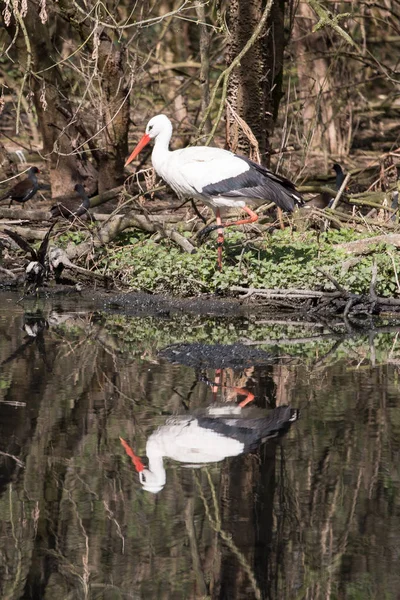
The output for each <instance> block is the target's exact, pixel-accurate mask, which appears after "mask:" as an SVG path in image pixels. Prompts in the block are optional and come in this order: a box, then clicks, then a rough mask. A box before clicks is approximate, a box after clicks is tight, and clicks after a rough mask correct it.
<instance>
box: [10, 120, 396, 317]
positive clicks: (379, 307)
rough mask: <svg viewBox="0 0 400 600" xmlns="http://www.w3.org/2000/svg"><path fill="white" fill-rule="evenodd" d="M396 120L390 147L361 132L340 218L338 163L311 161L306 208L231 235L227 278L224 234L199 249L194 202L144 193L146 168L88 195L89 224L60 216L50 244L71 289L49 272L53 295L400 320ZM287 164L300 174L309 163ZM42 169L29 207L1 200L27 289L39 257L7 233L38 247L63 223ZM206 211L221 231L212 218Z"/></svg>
mask: <svg viewBox="0 0 400 600" xmlns="http://www.w3.org/2000/svg"><path fill="white" fill-rule="evenodd" d="M369 123H372V121H370V122H369ZM390 123H391V124H392V125H391V126H389V125H388V126H387V127H386V130H387V131H389V132H392V134H393V135H392V134H391V135H389V136H388V135H386V136H385V138H384V141H385V143H386V146H384V145H383V141H382V140H380V139H379V136H378V134H377V131H373V130H372V131H371V129H365V128H364V129H363V128H362V127H360V130H359V132H358V138H357V140H358V141H357V144H358V148H357V149H356V151H355V152H353V154H351V155H350V156H348V157H347V158H346V159H345V161H344V162H345V170H346V167H347V169H349V170H351V179H350V180H349V182H348V184H347V185H346V189H345V192H344V195H343V196H342V197H341V198H340V200H339V201H338V203H337V205H336V206H335V208H334V210H332V209H330V208H328V207H327V203H328V201H329V200H331V199H332V198H334V197H335V196H336V194H337V190H336V188H335V179H334V173H333V171H332V169H331V167H332V162H333V161H331V160H329V161H327V159H326V157H325V156H322V155H318V154H315V155H311V154H309V155H308V156H307V169H305V168H304V169H303V174H305V173H306V172H307V177H306V176H305V175H304V176H303V178H302V179H300V180H299V181H298V185H299V189H300V190H301V191H302V193H303V195H304V197H305V200H306V206H305V207H304V208H302V209H300V210H299V211H296V213H295V214H294V215H293V216H289V217H287V216H285V215H283V217H279V215H277V214H276V211H275V208H273V207H268V206H264V207H261V209H260V210H259V217H260V218H259V221H258V222H257V223H255V224H254V225H249V226H245V227H239V228H235V227H233V228H232V229H231V228H228V229H226V231H225V244H224V256H223V261H224V264H223V269H222V271H221V272H220V271H219V270H218V269H217V262H216V254H217V247H216V233H215V232H214V233H212V234H211V235H210V236H209V237H207V238H206V239H205V240H203V242H202V243H201V242H200V239H199V237H198V233H199V231H200V230H201V229H202V228H203V227H204V224H203V223H202V222H201V220H200V218H199V217H198V216H197V215H196V213H195V212H194V210H193V208H192V206H191V204H190V203H187V204H186V205H184V206H181V203H180V202H179V201H178V200H177V198H176V197H175V195H174V194H173V193H172V192H171V191H170V190H168V189H166V188H165V186H162V187H161V186H160V185H159V184H158V187H157V186H156V187H155V188H154V187H153V188H150V190H148V191H143V190H147V187H148V186H149V185H150V186H151V185H153V186H154V182H152V183H151V184H149V183H148V182H149V176H150V174H149V171H148V170H147V171H145V172H144V178H143V176H142V177H140V175H139V177H138V176H137V174H135V175H134V176H133V177H130V178H128V179H127V180H126V182H125V184H124V186H121V187H119V188H116V189H115V190H112V191H111V192H110V193H108V195H107V194H106V195H105V196H103V197H99V196H96V197H92V198H91V210H90V212H91V214H92V215H93V216H94V219H93V220H92V221H90V220H85V219H83V220H81V219H72V220H67V219H65V218H62V217H60V218H59V219H58V221H57V223H56V224H55V226H54V228H53V230H52V232H51V238H50V243H49V245H50V247H57V248H59V249H61V250H62V252H63V253H64V257H65V258H66V264H65V268H64V271H63V277H64V276H65V277H66V279H67V285H65V284H64V283H63V284H62V285H59V284H56V283H55V281H54V276H53V274H52V273H50V274H49V278H48V281H47V282H46V285H45V288H44V291H45V292H46V293H67V292H68V293H69V292H70V291H71V290H73V289H75V287H74V286H75V285H78V287H79V289H81V288H82V289H86V290H87V291H88V292H91V291H92V290H94V289H96V290H99V291H101V290H110V292H111V293H115V292H121V293H127V292H132V291H135V292H142V293H144V294H149V295H161V296H162V297H169V298H171V306H173V305H174V302H175V300H173V299H174V298H175V299H176V298H196V299H199V302H200V303H202V302H204V301H206V300H207V299H210V300H211V301H212V300H213V299H217V300H221V299H222V298H228V299H230V301H233V302H234V305H235V306H237V307H240V306H242V305H249V304H252V305H254V306H255V305H257V306H262V307H264V308H265V309H268V310H274V311H281V310H285V311H289V312H291V313H296V312H298V311H302V312H303V313H308V314H309V313H311V312H313V311H316V312H318V313H319V314H328V315H329V314H342V315H343V314H344V315H345V316H347V315H349V314H367V315H368V314H376V313H379V314H381V313H384V314H393V313H398V312H399V313H400V258H399V251H398V249H399V247H400V225H399V222H398V221H399V219H398V212H397V211H398V208H394V209H393V208H392V207H393V198H394V193H395V192H396V189H397V190H398V187H399V182H398V178H397V166H398V165H400V152H399V151H398V139H397V138H398V135H399V133H398V126H397V123H395V120H394V119H393V115H390ZM9 151H12V148H9ZM285 160H286V159H285ZM290 160H292V164H293V165H298V164H300V162H301V157H300V155H299V156H297V155H295V154H293V156H292V158H291V159H290ZM35 164H36V163H35ZM38 166H39V168H40V169H41V175H40V188H39V192H38V194H37V195H36V196H35V198H34V199H33V200H31V201H29V202H28V203H27V204H26V205H24V206H22V207H21V206H12V207H11V208H8V201H7V200H6V201H3V202H2V203H0V252H1V254H0V257H1V258H0V284H1V285H6V286H10V285H11V286H13V287H25V290H26V285H25V268H26V265H27V263H28V262H29V260H31V257H30V256H29V253H27V252H26V251H21V249H20V248H19V247H18V245H17V244H15V242H14V241H13V240H11V239H10V237H9V236H8V235H7V234H6V233H5V232H4V230H5V229H12V230H13V231H15V232H17V233H18V234H19V235H21V236H22V237H23V238H24V239H25V240H27V241H28V242H29V243H30V244H32V246H33V247H34V248H36V249H37V248H38V247H39V246H40V244H41V241H42V240H43V238H44V237H45V235H46V232H47V231H48V229H49V227H50V225H51V224H52V223H53V222H54V219H51V217H50V213H49V209H50V207H51V206H52V204H53V203H54V200H52V199H51V190H50V185H49V182H48V181H49V179H48V173H47V172H46V166H45V165H44V164H38ZM284 166H285V170H286V171H289V170H290V165H289V164H288V163H287V162H286V164H285V165H284ZM141 173H143V172H141ZM146 184H147V185H146ZM8 185H10V184H8ZM2 187H4V188H5V189H7V186H6V185H4V186H2ZM154 189H155V190H156V191H152V190H154ZM61 201H62V199H61ZM75 201H76V199H75ZM79 203H80V200H79V202H78V204H79ZM73 208H76V207H74V206H73ZM198 210H199V211H200V212H201V213H202V215H203V217H204V219H205V220H207V221H208V223H210V222H213V216H212V215H211V214H210V213H209V212H208V209H206V208H205V207H203V206H201V205H198ZM232 216H233V215H232ZM67 263H68V264H67ZM63 281H64V279H63ZM28 288H29V291H30V292H32V286H30V287H29V286H28ZM26 291H27V290H26ZM198 310H199V311H200V312H201V310H203V309H202V308H201V305H200V304H199V307H198ZM210 310H211V309H210Z"/></svg>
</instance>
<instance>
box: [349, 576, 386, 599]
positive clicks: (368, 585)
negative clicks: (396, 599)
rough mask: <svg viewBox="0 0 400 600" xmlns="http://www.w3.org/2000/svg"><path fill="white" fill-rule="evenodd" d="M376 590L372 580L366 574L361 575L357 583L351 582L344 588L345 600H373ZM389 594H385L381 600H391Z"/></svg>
mask: <svg viewBox="0 0 400 600" xmlns="http://www.w3.org/2000/svg"><path fill="white" fill-rule="evenodd" d="M376 597H377V590H376V586H375V584H374V580H373V578H372V576H371V575H369V574H368V573H365V574H363V575H362V576H361V577H360V578H359V579H358V580H357V581H353V582H352V583H349V584H348V585H347V586H346V598H347V600H370V599H371V600H375V598H376ZM392 598H393V596H392V594H391V593H388V592H387V593H385V595H384V596H383V597H382V600H391V599H392Z"/></svg>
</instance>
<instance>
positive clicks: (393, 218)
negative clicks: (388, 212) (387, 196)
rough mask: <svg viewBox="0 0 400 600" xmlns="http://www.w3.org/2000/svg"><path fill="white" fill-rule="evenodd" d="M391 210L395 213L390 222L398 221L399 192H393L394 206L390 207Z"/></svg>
mask: <svg viewBox="0 0 400 600" xmlns="http://www.w3.org/2000/svg"><path fill="white" fill-rule="evenodd" d="M390 208H391V209H392V210H394V211H395V212H394V213H393V214H392V216H391V217H390V220H391V221H396V219H397V218H398V210H399V192H398V190H394V192H392V204H391V205H390Z"/></svg>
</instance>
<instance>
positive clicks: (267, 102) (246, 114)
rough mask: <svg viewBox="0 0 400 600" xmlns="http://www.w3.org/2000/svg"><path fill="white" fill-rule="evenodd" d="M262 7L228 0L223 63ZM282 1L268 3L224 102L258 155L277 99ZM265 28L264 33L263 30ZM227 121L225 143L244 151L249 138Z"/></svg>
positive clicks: (256, 1) (265, 146)
mask: <svg viewBox="0 0 400 600" xmlns="http://www.w3.org/2000/svg"><path fill="white" fill-rule="evenodd" d="M264 8H265V2H264V0H232V1H231V2H230V3H229V10H228V28H229V31H230V34H231V35H230V37H229V40H228V49H227V63H228V65H229V64H230V63H231V62H232V61H233V60H234V58H235V57H236V56H237V54H238V53H239V52H240V50H241V49H242V48H243V46H244V45H245V43H246V42H247V41H248V39H249V38H250V37H251V35H252V33H253V31H254V28H255V27H256V25H257V23H258V22H259V21H260V18H261V15H262V12H263V10H264ZM283 17H284V3H283V2H282V1H281V0H280V1H279V2H274V3H273V5H272V10H271V14H270V16H269V19H268V21H267V27H266V31H265V32H263V35H261V36H260V37H259V39H258V40H257V41H256V42H255V43H254V45H253V46H252V48H251V49H250V50H249V51H248V52H247V54H246V55H245V56H244V57H243V59H242V60H241V62H240V65H239V67H237V68H236V69H234V71H233V73H232V74H231V77H230V79H229V85H228V101H229V103H230V105H231V106H232V107H233V109H234V110H235V111H236V112H237V113H238V115H239V116H240V117H241V118H242V119H244V121H245V122H246V123H247V125H248V126H249V127H250V128H251V130H252V132H253V134H254V135H255V137H256V139H257V141H258V144H259V148H260V153H261V156H262V157H263V158H264V160H265V159H266V157H265V154H266V153H267V154H268V151H269V138H270V136H271V134H272V132H273V127H274V120H275V117H276V114H277V110H278V106H279V102H280V99H281V95H282V92H281V81H282V64H283V50H284V45H285V35H284V21H283ZM267 31H268V32H267ZM227 119H228V120H229V121H228V123H229V132H228V134H229V139H228V145H229V147H230V149H232V150H233V151H237V150H239V151H240V152H242V153H248V152H249V150H250V144H249V140H248V139H247V138H246V137H245V136H244V134H243V132H242V131H241V130H239V128H238V124H237V123H236V122H235V121H234V120H233V118H232V116H230V115H229V114H228V115H227Z"/></svg>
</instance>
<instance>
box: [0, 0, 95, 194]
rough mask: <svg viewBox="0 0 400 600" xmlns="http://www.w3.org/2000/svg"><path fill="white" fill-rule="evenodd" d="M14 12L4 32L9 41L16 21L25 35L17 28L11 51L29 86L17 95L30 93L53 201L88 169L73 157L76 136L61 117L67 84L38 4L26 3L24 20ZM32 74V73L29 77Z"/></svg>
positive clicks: (66, 109)
mask: <svg viewBox="0 0 400 600" xmlns="http://www.w3.org/2000/svg"><path fill="white" fill-rule="evenodd" d="M15 11H19V9H17V8H15V9H14V14H13V19H12V21H11V23H10V25H9V26H8V27H7V31H8V33H9V35H10V37H11V38H13V37H14V35H15V32H16V27H17V22H19V24H20V23H21V22H22V23H23V25H24V26H25V29H26V34H25V35H24V30H23V28H22V27H21V26H19V27H18V35H17V37H16V40H15V48H16V51H17V56H18V62H19V64H20V67H21V70H22V71H23V72H24V73H26V75H27V78H26V81H25V83H29V87H27V88H25V89H22V90H19V93H20V94H27V93H29V91H32V94H33V101H34V104H35V108H36V112H37V117H38V122H39V129H40V132H41V135H42V141H43V153H44V156H45V158H46V159H47V160H48V161H49V163H50V181H51V189H52V195H53V198H56V197H58V196H60V195H65V194H66V193H68V192H69V191H71V192H72V191H73V188H74V185H75V183H76V182H77V181H80V182H82V181H83V182H84V181H85V179H86V177H88V175H89V173H90V169H89V168H88V166H87V164H86V163H85V162H84V161H82V160H80V158H79V156H78V155H77V154H73V149H74V148H73V140H74V139H76V137H77V135H78V133H77V130H76V129H75V127H74V126H73V125H71V124H70V123H69V122H68V119H67V118H66V116H65V115H66V114H72V110H71V105H70V102H69V94H70V88H69V82H68V80H67V79H66V78H65V77H63V76H62V74H61V71H60V68H59V67H58V66H56V65H55V63H56V62H57V60H56V58H55V54H56V53H55V51H54V48H53V44H52V41H51V37H50V36H51V30H50V29H49V27H48V23H47V22H46V23H42V21H41V19H40V16H39V15H40V5H39V2H38V1H37V0H32V2H29V3H28V11H27V14H26V15H25V16H24V17H22V16H21V14H20V13H19V12H18V13H16V12H15ZM32 72H33V73H35V74H34V75H33V76H32ZM60 108H61V110H60ZM17 118H18V115H17Z"/></svg>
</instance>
